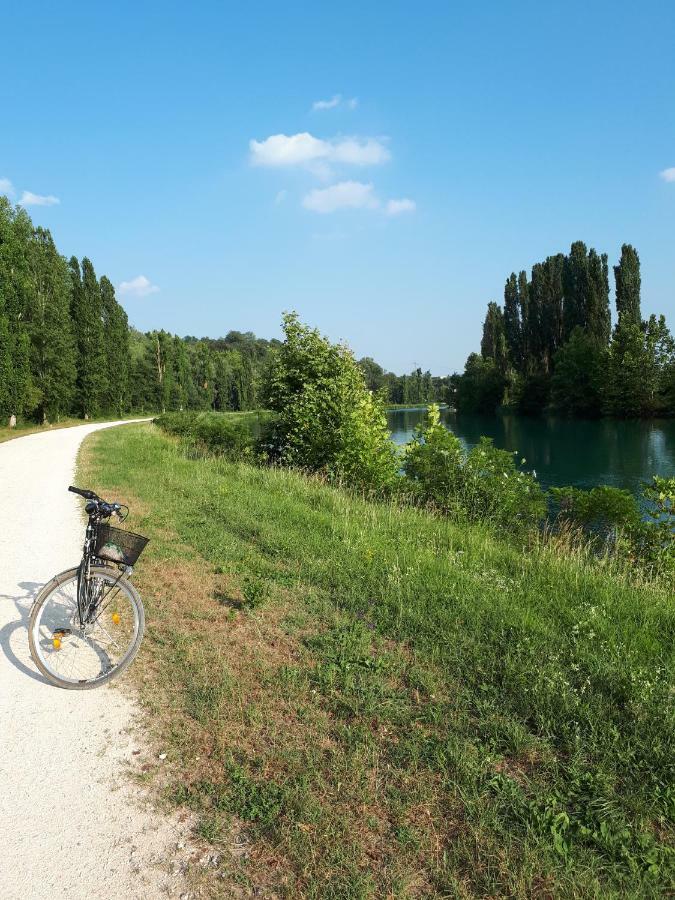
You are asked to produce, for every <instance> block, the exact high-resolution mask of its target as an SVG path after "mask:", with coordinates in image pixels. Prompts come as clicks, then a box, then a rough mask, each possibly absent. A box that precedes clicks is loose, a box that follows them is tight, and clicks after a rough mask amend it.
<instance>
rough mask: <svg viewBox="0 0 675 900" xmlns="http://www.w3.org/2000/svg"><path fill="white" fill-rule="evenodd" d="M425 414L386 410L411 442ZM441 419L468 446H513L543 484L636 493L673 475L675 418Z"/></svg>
mask: <svg viewBox="0 0 675 900" xmlns="http://www.w3.org/2000/svg"><path fill="white" fill-rule="evenodd" d="M424 416H425V410H423V409H393V410H389V411H388V413H387V418H388V422H389V428H390V429H391V432H392V438H393V440H394V441H395V442H396V443H397V444H404V443H405V442H406V441H408V440H410V437H411V436H412V433H413V431H414V429H415V426H416V425H417V424H418V423H419V422H421V421H422V420H423V419H424ZM441 420H442V422H443V423H444V425H445V426H446V428H448V429H449V430H450V431H452V432H453V433H454V434H456V435H457V437H458V438H459V439H460V440H461V442H462V444H463V445H464V446H465V447H467V448H470V447H473V446H474V445H475V444H476V443H477V442H478V439H479V438H480V436H481V435H486V436H487V437H491V438H492V439H493V440H494V443H495V446H496V447H501V448H503V449H505V450H517V451H518V455H519V458H522V457H524V458H525V459H526V460H527V462H526V465H525V466H524V468H526V469H530V470H531V469H534V470H535V471H536V473H537V478H538V479H539V481H540V483H541V484H542V485H543V487H545V488H547V487H559V486H561V485H574V486H576V487H582V488H589V487H594V486H595V485H598V484H609V485H613V486H614V487H619V488H625V489H627V490H629V491H631V492H632V493H634V494H638V493H640V490H641V485H642V483H643V482H644V481H649V480H651V476H652V475H663V476H675V419H649V420H616V419H597V420H585V419H559V418H548V417H544V418H527V417H523V416H512V415H493V416H488V415H474V414H467V413H464V414H459V413H455V412H453V411H452V410H449V409H443V410H441Z"/></svg>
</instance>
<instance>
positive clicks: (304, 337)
mask: <svg viewBox="0 0 675 900" xmlns="http://www.w3.org/2000/svg"><path fill="white" fill-rule="evenodd" d="M283 328H284V334H285V340H284V342H283V344H282V345H281V347H280V348H279V349H278V350H277V351H276V353H275V354H274V357H273V360H272V364H271V366H270V368H269V372H268V377H267V382H266V385H265V396H266V406H267V407H268V408H269V409H271V410H273V411H274V412H275V413H276V414H277V418H276V420H275V422H274V425H273V428H272V429H271V438H272V440H271V444H270V455H271V457H272V459H276V460H278V461H280V462H282V463H284V464H286V465H291V466H297V467H299V468H303V469H307V470H310V471H314V472H323V473H325V474H327V475H328V476H329V477H332V478H336V479H338V480H344V481H345V482H347V483H349V484H354V485H357V486H359V487H365V488H368V489H375V490H382V489H386V488H388V487H390V486H392V485H393V484H394V483H395V482H396V480H397V478H398V460H397V455H396V449H395V447H394V445H393V444H392V442H391V440H390V436H389V430H388V428H387V420H386V416H385V411H384V404H383V402H382V401H381V399H380V398H379V397H378V396H376V395H373V394H371V393H370V392H369V391H368V389H367V387H366V382H365V378H364V375H363V372H362V371H361V369H360V368H359V366H358V365H357V363H356V360H355V359H354V356H353V354H352V353H351V351H350V350H349V349H348V348H347V347H345V346H343V345H341V344H331V343H330V342H329V341H328V340H327V339H326V338H324V337H322V335H321V334H319V332H318V331H317V330H316V329H313V328H309V327H307V326H306V325H303V324H302V323H301V322H300V321H299V319H298V317H297V315H296V314H295V313H289V314H287V315H285V316H284V324H283Z"/></svg>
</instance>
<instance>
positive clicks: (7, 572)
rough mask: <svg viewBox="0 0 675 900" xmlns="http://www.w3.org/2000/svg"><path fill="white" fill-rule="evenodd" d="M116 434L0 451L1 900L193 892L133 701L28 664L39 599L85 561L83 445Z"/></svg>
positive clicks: (55, 437) (84, 429)
mask: <svg viewBox="0 0 675 900" xmlns="http://www.w3.org/2000/svg"><path fill="white" fill-rule="evenodd" d="M109 424H119V423H109ZM109 424H96V425H83V426H78V427H75V428H64V429H61V430H56V431H50V432H47V433H42V434H33V435H28V436H26V437H22V438H17V439H15V440H11V441H8V442H6V443H3V444H0V512H1V514H2V525H1V527H0V726H1V728H0V897H1V898H2V900H42V898H50V900H53V898H54V897H56V896H61V897H67V898H68V900H80V898H85V897H86V898H105V900H117V898H120V900H127V898H141V897H142V898H154V897H166V896H176V897H177V896H180V894H181V893H182V892H183V891H184V890H185V887H184V886H183V883H182V882H183V879H182V876H180V875H177V874H172V873H171V872H170V871H169V869H170V867H171V866H173V867H174V870H175V869H177V868H178V867H179V866H180V864H179V862H178V861H177V858H176V854H175V848H176V847H177V846H181V847H182V846H183V845H184V841H185V837H184V835H183V834H182V833H181V828H182V826H179V825H178V824H177V822H176V821H175V820H171V819H169V818H163V817H159V816H157V815H156V814H155V813H154V812H153V811H152V809H151V808H150V806H149V804H148V803H147V802H146V801H143V799H142V798H141V797H140V791H139V789H137V788H134V787H133V786H132V785H131V784H130V781H129V779H128V778H127V777H126V770H127V765H128V763H129V762H130V761H132V760H134V761H135V760H136V759H137V758H138V757H136V756H135V755H134V753H133V751H134V750H135V749H136V752H138V748H139V743H138V741H139V738H138V736H136V738H135V739H134V734H133V731H132V728H131V726H132V723H133V719H134V716H135V713H136V710H135V708H134V704H133V701H132V700H131V699H130V697H129V695H128V692H125V691H124V690H116V689H115V688H114V687H103V688H99V689H98V690H94V691H65V690H61V689H59V688H56V687H52V686H51V685H49V684H47V683H46V682H45V681H44V680H43V679H42V676H41V675H40V674H39V673H38V672H37V670H36V669H35V667H34V665H33V663H32V661H31V659H30V655H29V652H28V639H27V633H26V624H27V621H28V615H29V611H30V606H31V603H32V600H33V598H34V597H35V595H36V593H37V591H38V590H39V588H40V587H41V586H42V585H43V584H44V583H45V582H46V581H48V580H49V579H50V578H51V576H52V575H54V574H56V573H57V572H60V571H62V570H63V569H66V568H69V567H70V566H72V565H75V564H76V563H77V560H78V558H79V553H80V550H81V543H82V536H83V523H82V518H81V505H82V504H81V501H80V500H79V499H78V498H76V497H75V495H74V494H70V493H68V492H67V490H66V489H67V487H68V485H69V484H72V483H73V480H72V479H73V477H74V467H75V458H76V455H77V451H78V448H79V445H80V443H81V442H82V440H83V438H84V437H85V436H86V435H88V434H90V433H91V432H92V431H97V430H98V429H100V428H107V427H109ZM85 487H86V485H85ZM121 683H122V685H123V684H124V682H123V681H122V682H121ZM137 734H138V733H137ZM143 753H145V750H143Z"/></svg>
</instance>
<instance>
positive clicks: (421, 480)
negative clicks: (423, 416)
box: [403, 405, 546, 528]
mask: <svg viewBox="0 0 675 900" xmlns="http://www.w3.org/2000/svg"><path fill="white" fill-rule="evenodd" d="M514 456H515V455H514V454H513V453H510V452H509V451H507V450H498V449H497V448H496V447H494V446H493V444H492V441H491V439H490V438H486V437H483V438H481V439H480V441H479V443H478V444H477V445H476V446H475V447H474V448H473V449H472V450H470V451H469V452H468V453H467V452H465V451H464V450H463V449H462V446H461V444H460V442H459V440H458V439H457V438H456V437H455V435H453V434H451V433H450V432H449V431H448V430H447V429H446V428H445V427H444V426H443V425H441V423H440V414H439V410H438V407H437V406H435V405H432V406H431V407H430V408H429V412H428V415H427V420H426V422H425V423H423V424H422V425H420V426H418V428H417V429H416V432H415V435H414V437H413V439H412V441H411V442H410V443H409V444H408V445H407V446H406V448H405V457H404V464H403V469H404V472H405V476H406V479H407V482H408V486H409V487H410V489H411V493H412V494H413V495H414V496H415V497H417V498H418V499H419V500H421V501H422V502H425V503H431V504H433V505H434V506H436V507H437V508H438V509H442V510H444V511H446V512H454V513H460V514H462V515H464V516H466V517H467V518H469V519H471V520H479V519H487V520H488V521H490V522H492V523H493V524H497V525H506V526H509V527H510V528H513V527H515V526H519V527H522V526H530V525H535V524H537V523H538V522H539V521H540V520H541V519H543V517H544V515H545V513H546V502H545V497H544V493H543V491H542V489H541V487H540V486H539V484H538V482H537V480H536V479H535V477H534V476H533V475H530V474H528V473H526V472H521V471H520V470H519V469H518V467H517V466H516V462H515V458H514Z"/></svg>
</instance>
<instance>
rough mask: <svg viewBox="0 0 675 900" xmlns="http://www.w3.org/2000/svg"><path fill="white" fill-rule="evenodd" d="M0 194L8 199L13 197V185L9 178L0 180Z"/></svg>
mask: <svg viewBox="0 0 675 900" xmlns="http://www.w3.org/2000/svg"><path fill="white" fill-rule="evenodd" d="M0 194H6V195H7V196H8V197H13V196H14V185H13V184H12V182H11V181H10V180H9V178H0Z"/></svg>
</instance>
